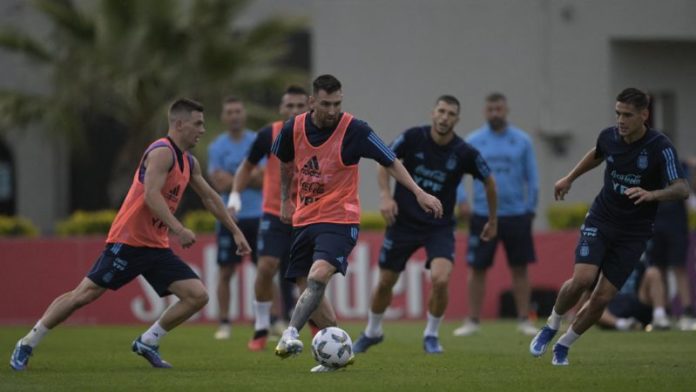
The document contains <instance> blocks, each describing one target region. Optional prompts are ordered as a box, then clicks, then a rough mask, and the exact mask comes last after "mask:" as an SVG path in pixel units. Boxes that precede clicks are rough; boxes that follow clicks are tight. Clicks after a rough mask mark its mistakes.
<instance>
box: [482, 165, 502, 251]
mask: <svg viewBox="0 0 696 392" xmlns="http://www.w3.org/2000/svg"><path fill="white" fill-rule="evenodd" d="M484 186H485V188H486V201H487V202H488V222H486V224H485V225H484V226H483V230H482V231H481V235H480V237H481V239H482V240H484V241H490V240H492V239H493V238H495V236H496V235H497V234H498V193H497V192H496V190H495V179H494V178H493V176H492V175H490V176H488V177H486V180H485V181H484Z"/></svg>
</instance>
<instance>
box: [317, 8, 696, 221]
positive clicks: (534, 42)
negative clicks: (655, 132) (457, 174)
mask: <svg viewBox="0 0 696 392" xmlns="http://www.w3.org/2000/svg"><path fill="white" fill-rule="evenodd" d="M694 20H696V2H692V1H687V0H667V1H661V2H653V1H648V0H636V1H629V0H614V1H601V0H584V1H579V0H578V1H571V0H565V1H563V0H558V1H554V0H528V1H513V0H488V1H483V0H479V1H474V0H459V1H456V0H435V1H419V0H403V1H398V2H397V1H388V0H377V1H369V0H354V1H342V0H324V1H319V0H316V1H315V2H314V6H313V8H312V22H313V31H314V64H315V69H314V70H315V73H316V74H319V73H333V74H335V75H336V76H337V77H339V79H340V80H341V81H342V82H343V83H344V86H345V88H344V93H345V109H346V110H348V111H352V112H353V113H354V114H356V115H357V116H358V117H360V118H363V119H365V120H367V121H368V122H369V123H370V124H371V125H372V126H373V127H374V128H375V130H376V131H377V132H378V133H379V134H380V135H381V136H382V137H383V138H384V139H386V140H391V139H393V138H394V137H395V136H396V135H397V134H398V133H399V132H401V131H402V130H403V129H405V128H406V127H408V126H411V125H415V124H420V123H427V122H428V121H429V111H430V109H431V107H432V104H433V100H434V99H435V98H436V97H437V96H438V95H439V94H442V93H451V94H454V95H455V96H457V97H458V98H459V99H460V100H461V101H462V114H461V121H460V125H459V126H458V133H459V134H460V135H466V134H467V133H468V131H469V130H471V129H473V128H475V127H477V126H478V125H480V123H481V121H482V116H481V107H482V101H483V98H484V96H485V95H486V94H487V93H488V92H490V91H492V90H499V91H501V92H503V93H505V94H506V95H507V96H508V99H509V103H510V106H511V109H512V112H511V115H510V120H511V121H512V122H513V123H515V124H517V125H518V126H521V127H522V128H524V129H526V130H527V131H528V132H529V133H530V134H531V136H532V137H533V139H534V141H535V146H536V151H537V157H538V160H539V167H540V177H541V192H540V202H541V206H540V211H539V215H540V216H544V214H545V210H546V207H547V206H548V205H549V203H551V202H552V189H553V183H554V182H555V181H556V179H558V178H559V177H560V176H562V175H564V174H565V173H567V171H568V170H569V169H570V168H571V167H572V166H573V165H574V164H575V163H576V162H577V160H579V159H580V158H581V157H582V155H583V154H584V153H585V152H586V151H587V150H588V149H589V148H591V147H592V146H593V145H594V142H595V140H596V136H597V133H598V131H599V130H600V129H602V128H604V127H606V126H608V125H611V124H612V122H613V104H614V97H615V96H616V94H617V93H618V90H620V89H621V88H623V86H621V87H619V84H620V83H619V82H614V80H615V79H616V78H615V77H614V76H615V72H614V71H613V69H612V60H611V59H612V55H611V53H612V52H611V48H612V46H611V42H612V40H616V39H624V40H626V39H643V40H645V39H650V40H672V39H677V38H679V39H680V40H683V41H687V42H696V24H694V23H693V21H694ZM656 45H658V46H659V45H660V42H657V43H656ZM666 61H667V62H669V63H670V65H669V67H670V68H669V69H674V70H677V69H686V70H688V69H689V66H688V65H685V60H684V56H670V57H668V59H667V60H666ZM688 61H691V60H688ZM638 67H640V66H638ZM659 69H660V67H656V69H655V71H654V72H648V70H649V69H648V70H643V74H641V75H642V76H641V77H646V79H647V78H648V77H647V76H646V75H645V74H646V73H648V76H649V77H650V80H651V81H655V83H657V81H660V82H661V83H663V85H668V87H670V88H674V89H675V90H679V91H683V92H684V93H683V95H684V96H685V97H686V98H685V99H684V101H683V102H682V100H681V99H680V101H679V102H680V103H679V105H680V108H681V109H680V110H679V112H678V115H679V116H682V117H680V119H679V123H680V124H693V121H691V120H689V117H688V116H687V115H686V114H685V112H686V111H688V110H685V109H683V108H682V106H681V105H691V102H693V98H690V96H691V95H690V94H687V93H686V91H687V90H688V91H694V90H693V88H690V87H688V86H684V87H683V88H681V87H679V86H680V85H682V83H684V80H683V79H682V78H678V77H674V78H663V76H661V74H662V73H661V72H660V71H659ZM691 69H693V68H691ZM646 84H650V83H647V82H646ZM648 87H650V86H645V88H648ZM680 96H681V95H680ZM687 96H688V97H687ZM540 130H545V131H547V132H549V131H550V132H566V131H567V132H570V133H572V135H573V136H572V139H571V141H570V142H569V144H568V147H569V152H568V154H567V155H566V156H564V157H558V156H555V155H553V154H552V153H551V150H550V148H549V147H548V145H547V144H546V143H545V142H544V141H543V140H542V139H541V137H539V136H538V133H539V131H540ZM691 140H692V139H691ZM680 152H682V151H680ZM682 154H683V152H682ZM372 169H373V164H372V163H368V164H365V165H363V167H362V174H363V178H362V188H361V197H362V200H363V206H364V209H372V210H375V209H377V208H378V198H377V191H376V186H375V183H376V182H375V179H374V174H373V173H374V171H373V170H372ZM600 181H601V173H600V171H596V172H595V173H591V174H589V175H588V176H587V178H583V179H581V180H579V181H578V183H577V184H576V186H575V187H574V189H573V191H572V193H571V194H570V195H569V200H571V201H574V200H575V201H586V202H590V201H591V200H592V198H593V197H594V195H595V194H596V193H597V191H598V190H599V188H600V187H601V182H600ZM545 226H546V222H545V219H538V220H537V228H543V227H545Z"/></svg>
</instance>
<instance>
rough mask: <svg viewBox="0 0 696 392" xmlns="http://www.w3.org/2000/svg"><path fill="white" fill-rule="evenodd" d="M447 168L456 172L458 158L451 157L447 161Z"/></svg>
mask: <svg viewBox="0 0 696 392" xmlns="http://www.w3.org/2000/svg"><path fill="white" fill-rule="evenodd" d="M445 167H446V168H447V170H454V168H455V167H457V157H455V156H454V155H451V156H450V157H449V159H448V160H447V163H446V164H445Z"/></svg>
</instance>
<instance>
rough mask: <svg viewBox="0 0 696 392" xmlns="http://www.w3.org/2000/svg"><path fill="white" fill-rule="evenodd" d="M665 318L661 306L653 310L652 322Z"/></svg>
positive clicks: (664, 312)
mask: <svg viewBox="0 0 696 392" xmlns="http://www.w3.org/2000/svg"><path fill="white" fill-rule="evenodd" d="M664 318H667V312H666V311H665V308H663V307H662V306H660V307H656V308H654V309H653V320H654V319H664Z"/></svg>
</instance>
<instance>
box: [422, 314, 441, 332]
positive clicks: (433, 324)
mask: <svg viewBox="0 0 696 392" xmlns="http://www.w3.org/2000/svg"><path fill="white" fill-rule="evenodd" d="M443 318H444V317H443V316H440V317H435V316H433V315H432V314H430V312H428V324H426V325H425V331H423V336H435V337H437V336H438V333H439V331H440V323H441V322H442V319H443Z"/></svg>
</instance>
